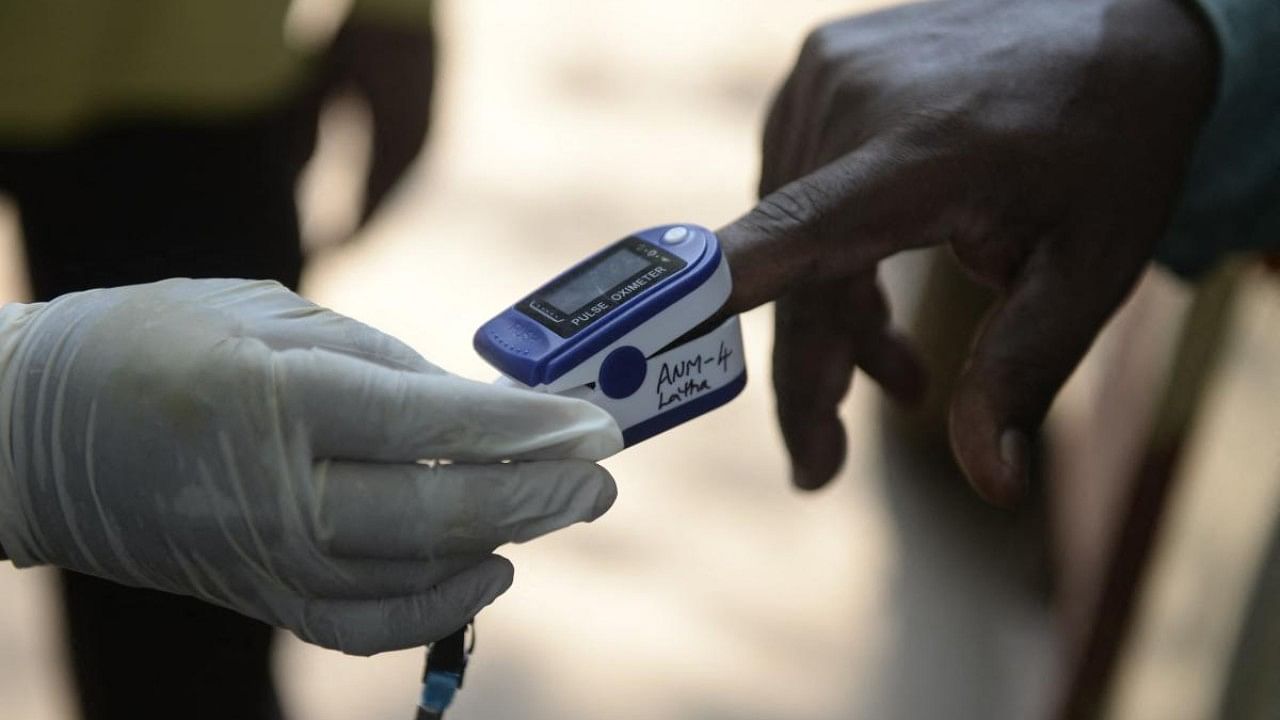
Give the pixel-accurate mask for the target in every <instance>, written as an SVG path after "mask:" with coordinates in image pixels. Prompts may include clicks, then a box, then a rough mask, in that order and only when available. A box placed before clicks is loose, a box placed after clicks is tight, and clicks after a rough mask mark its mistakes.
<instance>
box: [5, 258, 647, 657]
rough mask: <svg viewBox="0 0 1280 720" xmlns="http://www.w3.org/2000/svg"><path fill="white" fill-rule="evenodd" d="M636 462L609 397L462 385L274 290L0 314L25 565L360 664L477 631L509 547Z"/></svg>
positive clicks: (155, 294)
mask: <svg viewBox="0 0 1280 720" xmlns="http://www.w3.org/2000/svg"><path fill="white" fill-rule="evenodd" d="M424 322H429V319H424ZM621 447H622V440H621V436H620V434H619V432H618V430H617V427H616V426H615V425H614V423H613V421H612V419H610V418H609V417H608V415H606V414H605V413H604V412H603V411H601V410H599V409H597V408H595V407H594V406H592V405H589V404H587V403H585V402H581V401H577V400H569V399H565V398H559V397H554V396H549V395H541V394H536V393H532V392H528V391H521V390H515V389H511V388H502V387H497V386H493V385H488V384H482V383H477V382H472V381H469V380H464V379H461V378H458V377H455V376H452V375H449V374H448V373H446V372H444V371H442V370H440V369H438V368H436V367H434V366H432V365H431V364H429V363H427V362H426V361H425V360H423V359H422V358H421V357H420V356H418V355H417V354H416V353H414V352H413V351H412V350H410V349H409V348H408V347H407V346H405V345H403V344H401V343H400V342H399V341H397V340H395V339H393V338H391V337H389V336H387V335H384V334H382V333H380V332H378V331H376V330H374V329H372V328H370V327H368V326H365V325H362V324H360V323H358V322H356V321H354V320H351V319H349V318H346V317H343V316H341V315H338V314H336V313H334V312H331V311H329V310H326V309H324V308H321V307H317V306H316V305H313V304H311V303H309V302H307V301H305V300H303V299H301V298H299V297H298V296H297V295H294V294H293V293H291V292H289V291H288V290H285V289H284V288H283V287H281V286H279V285H277V284H275V283H268V282H246V281H239V280H169V281H165V282H161V283H155V284H152V285H139V286H133V287H126V288H118V289H112V290H94V291H90V292H84V293H76V294H72V295H66V296H64V297H60V298H58V299H56V300H54V301H53V302H50V303H47V304H35V305H17V304H15V305H9V306H7V307H5V308H3V309H0V544H2V545H3V547H4V548H5V550H6V551H7V552H8V554H9V555H10V557H11V558H12V559H13V561H14V562H15V563H16V564H17V565H19V566H29V565H37V564H44V563H48V564H53V565H58V566H61V567H65V568H70V569H72V570H78V571H80V572H84V573H89V574H92V575H97V576H99V577H103V578H107V579H110V580H114V581H117V582H120V583H125V584H128V585H135V586H140V587H149V588H158V589H161V590H167V591H170V592H175V593H183V594H187V595H193V596H195V597H198V598H202V599H204V600H207V601H209V602H212V603H216V604H219V605H223V606H225V607H228V608H231V609H234V610H237V611H239V612H242V613H244V614H246V615H250V616H252V617H255V618H258V619H260V620H263V621H266V622H268V623H272V624H274V625H278V626H281V627H285V628H288V629H289V630H292V631H293V632H294V633H296V634H297V635H298V636H299V637H301V638H302V639H304V640H307V641H309V642H313V643H316V644H318V645H323V646H325V647H330V648H336V649H339V650H343V651H345V652H349V653H354V654H372V653H376V652H380V651H383V650H391V649H397V648H405V647H411V646H416V645H423V644H425V643H427V642H429V641H431V640H435V639H438V638H440V637H442V636H444V635H446V634H448V633H449V632H451V631H453V630H455V629H457V628H458V627H460V626H462V625H463V624H464V623H465V622H466V621H467V620H468V619H469V618H471V617H472V616H473V615H474V614H475V613H476V612H477V611H479V610H480V609H481V608H482V607H484V606H485V605H487V604H489V603H490V602H492V601H493V599H494V598H495V597H497V596H498V595H499V594H501V593H502V592H503V591H505V590H506V589H507V587H508V586H509V585H510V584H511V580H512V568H511V565H510V563H508V562H507V561H506V560H505V559H503V558H500V557H498V556H495V555H492V554H491V552H492V551H493V550H494V548H496V547H498V546H499V545H502V544H503V543H506V542H521V541H524V540H529V539H531V538H534V537H537V536H539V535H542V534H544V533H547V532H550V531H552V530H556V529H558V528H562V527H564V526H566V525H569V524H571V523H575V522H578V521H582V520H587V521H589V520H592V519H594V518H596V517H598V516H599V515H600V514H601V513H603V512H604V511H605V510H607V509H608V508H609V506H610V504H612V502H613V499H614V497H615V495H616V492H617V491H616V488H615V486H614V483H613V479H612V478H610V477H609V474H608V473H607V472H606V471H605V470H603V469H602V468H600V467H598V466H597V465H595V464H594V463H592V462H591V460H597V459H600V458H602V457H605V456H607V455H609V454H611V453H614V452H616V451H618V450H619V449H621ZM422 459H447V460H451V461H453V463H452V464H447V463H446V464H437V465H435V466H429V465H425V464H420V463H418V462H417V461H418V460H422ZM506 459H511V460H514V461H515V462H510V463H503V462H501V461H502V460H506Z"/></svg>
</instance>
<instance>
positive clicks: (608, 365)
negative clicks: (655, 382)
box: [600, 345, 649, 400]
mask: <svg viewBox="0 0 1280 720" xmlns="http://www.w3.org/2000/svg"><path fill="white" fill-rule="evenodd" d="M648 362H649V361H648V359H647V358H646V357H645V356H644V353H642V352H640V350H639V349H638V348H634V347H631V346H630V345H626V346H624V347H620V348H618V349H617V350H614V351H613V352H611V353H609V354H608V355H607V356H605V359H604V362H603V363H602V364H601V365H600V390H601V392H603V393H604V394H605V395H608V396H609V397H611V398H613V399H614V400H621V399H623V398H628V397H631V396H632V395H633V394H635V391H637V390H639V389H640V386H641V385H643V384H644V376H645V373H646V372H647V366H648Z"/></svg>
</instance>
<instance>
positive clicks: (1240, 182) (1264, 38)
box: [1159, 0, 1280, 276]
mask: <svg viewBox="0 0 1280 720" xmlns="http://www.w3.org/2000/svg"><path fill="white" fill-rule="evenodd" d="M1195 6H1196V7H1197V8H1198V9H1199V11H1200V12H1201V13H1202V15H1203V18H1204V21H1205V23H1206V25H1207V26H1208V27H1209V28H1210V29H1211V31H1212V32H1213V34H1214V36H1215V39H1216V40H1217V45H1218V49H1219V58H1220V60H1219V73H1218V91H1217V96H1216V99H1215V104H1214V108H1213V110H1212V112H1211V113H1210V115H1209V117H1208V118H1207V119H1206V122H1205V125H1204V127H1203V129H1202V131H1201V133H1200V137H1199V141H1198V143H1197V145H1196V149H1195V152H1194V154H1193V155H1192V157H1191V161H1190V167H1189V171H1188V178H1187V182H1186V185H1185V188H1184V192H1183V198H1182V202H1181V206H1180V207H1179V209H1178V211H1177V214H1176V215H1175V217H1174V221H1173V225H1172V227H1171V230H1170V232H1169V236H1168V238H1167V239H1166V241H1165V242H1164V243H1163V245H1162V246H1161V248H1160V253H1159V259H1160V260H1161V261H1163V262H1164V263H1165V264H1167V265H1169V266H1170V267H1171V268H1172V269H1174V270H1175V271H1177V272H1179V273H1182V274H1184V275H1191V276H1194V275H1198V274H1200V273H1201V272H1203V271H1205V270H1207V269H1208V268H1209V267H1211V266H1212V265H1213V263H1214V262H1216V261H1217V260H1218V259H1219V258H1220V257H1221V256H1223V255H1225V254H1227V253H1230V252H1235V251H1250V250H1263V249H1277V248H1280V123H1276V122H1275V118H1277V117H1280V74H1277V73H1280V3H1277V2H1275V0H1195Z"/></svg>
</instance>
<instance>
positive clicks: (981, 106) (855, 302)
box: [721, 0, 1217, 504]
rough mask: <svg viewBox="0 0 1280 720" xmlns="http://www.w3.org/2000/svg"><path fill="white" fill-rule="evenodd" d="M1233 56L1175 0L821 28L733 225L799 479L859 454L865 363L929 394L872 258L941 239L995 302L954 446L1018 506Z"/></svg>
mask: <svg viewBox="0 0 1280 720" xmlns="http://www.w3.org/2000/svg"><path fill="white" fill-rule="evenodd" d="M1216 63H1217V60H1216V50H1215V48H1214V45H1213V42H1212V39H1211V36H1210V34H1209V32H1208V30H1207V29H1206V28H1205V27H1203V26H1202V24H1201V21H1200V19H1199V17H1198V16H1197V15H1195V14H1194V13H1193V12H1191V11H1189V10H1187V9H1186V8H1185V7H1184V6H1182V5H1180V4H1179V3H1178V2H1176V1H1175V0H1075V1H1071V2H1052V1H1049V0H947V1H946V2H934V3H928V4H921V5H911V6H905V7H899V8H895V9H891V10H887V11H884V12H878V13H875V14H871V15H866V16H862V17H855V18H851V19H847V20H841V21H838V22H834V23H831V24H829V25H826V26H824V27H821V28H819V29H818V30H817V31H815V32H814V33H812V34H811V35H810V37H809V38H808V40H807V42H806V43H805V45H804V48H803V50H802V52H801V54H800V59H799V61H798V63H797V64H796V67H795V69H794V70H793V71H792V72H791V75H790V77H788V79H787V80H786V83H785V84H784V85H783V87H782V89H781V91H780V93H779V94H778V97H777V99H776V100H775V103H774V105H773V108H772V111H771V113H770V115H769V119H768V123H767V126H766V129H765V137H764V160H763V170H762V178H761V183H760V192H761V196H762V197H763V199H762V200H761V201H760V203H759V205H758V206H757V207H756V208H755V209H753V210H752V211H751V212H750V213H749V214H747V215H746V216H744V217H742V218H741V219H739V220H737V221H736V222H734V223H733V224H731V225H729V226H728V227H726V228H724V229H723V230H722V231H721V238H722V241H723V244H724V247H725V249H726V252H727V254H728V257H729V262H730V267H731V268H732V271H733V280H734V291H733V295H732V297H731V299H730V301H729V305H728V306H727V308H726V311H727V312H741V311H744V310H747V309H749V308H752V307H755V306H757V305H759V304H761V303H765V302H768V301H770V300H774V299H777V300H778V305H777V314H776V338H775V342H774V356H773V361H774V368H773V379H774V386H775V391H776V394H777V411H778V419H779V421H780V423H781V426H782V433H783V436H784V438H785V441H786V444H787V449H788V451H789V452H790V455H791V460H792V466H793V472H794V481H795V483H796V484H797V485H798V486H800V487H803V488H817V487H821V486H822V485H824V484H825V483H826V482H828V481H829V480H830V479H831V478H832V477H833V476H834V475H835V473H836V471H837V470H838V469H839V467H840V465H841V463H842V462H843V460H844V454H845V434H844V428H843V427H842V426H841V423H840V420H839V418H838V415H837V411H838V405H839V403H840V401H841V399H842V398H843V396H844V395H845V394H846V393H847V391H848V388H849V384H850V381H851V377H852V373H853V371H854V369H855V368H861V369H862V370H863V371H865V372H866V373H867V374H868V375H870V376H871V377H872V378H874V379H875V380H876V381H877V382H879V384H880V385H881V386H883V387H884V388H885V390H886V391H887V392H889V393H890V394H891V395H894V396H896V397H898V398H902V399H907V400H910V399H913V398H916V397H919V396H920V395H921V394H922V392H923V388H924V377H923V373H922V371H921V369H920V367H921V366H920V364H919V362H918V361H917V360H916V358H915V355H914V354H913V352H912V350H911V348H910V347H909V345H907V344H906V343H905V342H904V340H903V339H902V338H901V337H900V336H899V335H897V334H896V333H895V332H894V331H893V330H891V328H890V323H889V310H888V306H887V305H886V302H885V299H884V296H883V294H882V293H881V291H880V289H879V287H878V286H877V284H876V266H877V264H878V263H879V262H880V261H881V260H883V259H885V258H887V257H889V256H891V255H893V254H895V253H898V252H900V251H902V250H906V249H910V248H919V247H924V246H931V245H946V246H949V247H950V249H951V250H952V251H953V252H954V254H955V256H956V257H957V259H958V260H959V262H960V264H961V265H962V266H963V267H964V268H965V270H966V271H967V272H969V273H970V274H971V275H973V276H974V277H975V278H977V279H978V280H980V281H981V282H984V283H986V284H989V285H991V286H993V287H994V288H996V289H997V290H998V291H999V293H1000V299H999V301H998V302H997V304H996V306H995V308H994V309H993V310H992V312H991V314H990V315H989V316H988V317H987V318H986V320H985V321H984V324H983V327H982V329H981V330H980V331H979V333H978V337H977V338H976V339H975V340H974V344H973V346H972V348H971V351H970V356H969V360H968V363H967V366H966V368H965V370H964V372H963V374H962V376H961V378H960V381H959V383H958V386H957V388H956V391H955V395H954V396H953V398H952V401H951V413H950V428H951V443H952V447H953V450H954V452H955V455H956V458H957V460H958V462H959V464H960V466H961V467H962V468H963V470H964V472H965V474H966V475H967V476H968V478H969V480H970V482H971V483H972V484H973V486H974V487H975V488H976V489H977V491H978V492H979V493H980V494H981V495H983V496H984V497H985V498H987V499H989V500H991V501H994V502H997V503H1001V504H1009V503H1012V502H1014V501H1015V500H1016V499H1017V497H1018V495H1019V492H1020V490H1021V488H1022V486H1023V484H1024V482H1025V476H1026V473H1027V471H1028V467H1027V465H1028V438H1029V437H1030V435H1031V434H1032V433H1033V432H1035V431H1036V429H1037V428H1038V426H1039V424H1040V423H1041V421H1042V420H1043V418H1044V416H1045V414H1046V412H1047V411H1048V408H1049V406H1050V404H1051V403H1052V401H1053V398H1054V396H1055V394H1056V393H1057V392H1058V390H1059V389H1060V388H1061V386H1062V384H1063V383H1064V382H1065V381H1066V379H1067V377H1068V376H1069V375H1070V374H1071V372H1072V370H1073V369H1074V368H1075V366H1076V365H1077V363H1078V362H1079V361H1080V359H1081V358H1082V357H1083V355H1084V354H1085V352H1086V350H1087V349H1088V348H1089V346H1090V344H1091V343H1092V341H1093V339H1094V337H1095V336H1096V335H1097V333H1098V331H1099V330H1100V329H1101V327H1102V326H1103V324H1104V323H1105V322H1106V321H1107V319H1108V317H1110V316H1111V314H1112V313H1113V312H1115V310H1116V309H1117V307H1118V306H1119V305H1120V304H1121V303H1122V302H1123V301H1124V299H1125V297H1126V296H1127V294H1128V293H1129V291H1130V290H1131V289H1132V287H1133V285H1134V283H1135V281H1136V279H1137V277H1138V275H1139V273H1140V272H1141V270H1142V269H1143V268H1144V266H1145V265H1146V264H1147V262H1148V261H1149V260H1150V258H1151V256H1152V254H1153V251H1154V247H1155V245H1156V243H1157V242H1158V240H1159V239H1160V237H1161V236H1162V234H1163V232H1164V231H1165V229H1166V226H1167V224H1168V222H1169V217H1170V215H1171V212H1172V210H1173V208H1174V207H1175V205H1176V203H1177V200H1178V194H1179V190H1180V187H1181V185H1182V182H1183V176H1184V173H1185V167H1186V165H1187V160H1188V156H1189V154H1190V152H1191V149H1192V146H1193V144H1194V142H1195V138H1196V135H1197V130H1198V128H1199V126H1200V124H1201V123H1202V121H1203V118H1204V116H1205V114H1206V112H1207V109H1208V107H1209V104H1210V102H1211V97H1212V92H1213V85H1214V76H1215V71H1216Z"/></svg>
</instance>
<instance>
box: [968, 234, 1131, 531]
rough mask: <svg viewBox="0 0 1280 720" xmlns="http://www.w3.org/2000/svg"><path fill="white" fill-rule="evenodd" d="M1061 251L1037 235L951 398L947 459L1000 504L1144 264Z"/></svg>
mask: <svg viewBox="0 0 1280 720" xmlns="http://www.w3.org/2000/svg"><path fill="white" fill-rule="evenodd" d="M1075 244H1076V245H1077V246H1078V245H1079V244H1081V243H1075ZM1091 244H1092V245H1093V246H1095V247H1097V246H1100V245H1102V244H1101V243H1096V242H1095V243H1091ZM1056 249H1057V250H1061V249H1062V248H1061V247H1059V248H1056ZM1072 250H1075V248H1072ZM1068 254H1069V255H1072V257H1062V255H1063V253H1061V252H1055V247H1054V245H1052V244H1050V243H1045V244H1044V245H1043V246H1042V247H1041V248H1040V251H1038V252H1037V253H1035V254H1033V255H1032V257H1031V258H1029V259H1028V263H1027V265H1026V266H1025V268H1024V271H1023V273H1022V274H1021V276H1020V278H1019V279H1018V281H1017V282H1016V284H1015V285H1014V286H1013V288H1012V290H1011V292H1010V293H1009V295H1008V296H1007V297H1006V298H1005V300H1004V301H1003V302H1002V303H1000V304H999V305H998V306H997V307H996V308H994V309H993V310H992V312H991V314H990V315H989V316H988V318H987V320H986V322H985V324H984V326H983V328H982V330H981V331H980V333H979V335H978V339H977V341H976V342H975V344H974V347H973V350H972V352H971V354H970V357H969V362H968V365H967V367H966V368H965V370H964V372H963V373H962V374H961V377H960V380H959V383H958V386H957V388H956V392H955V396H954V397H953V398H952V404H951V417H950V428H951V445H952V448H953V450H954V452H955V455H956V460H957V461H958V462H959V464H960V466H961V468H962V469H963V470H964V472H965V475H966V476H967V477H968V478H969V482H970V484H972V485H973V487H974V489H975V490H977V492H978V494H979V495H981V496H982V497H983V498H985V499H986V500H988V501H990V502H993V503H996V504H999V505H1006V506H1007V505H1012V504H1014V503H1016V502H1017V500H1018V498H1019V496H1020V494H1021V492H1022V490H1023V487H1024V485H1025V484H1026V477H1027V473H1028V472H1029V469H1030V468H1029V465H1030V460H1029V454H1030V443H1031V438H1032V437H1033V435H1034V433H1035V432H1036V431H1037V430H1038V428H1039V427H1040V423H1041V422H1042V421H1043V420H1044V417H1045V415H1046V413H1047V412H1048V410H1049V407H1050V405H1051V404H1052V403H1053V399H1054V397H1055V396H1056V395H1057V393H1058V391H1059V390H1060V389H1061V388H1062V386H1063V384H1064V383H1065V382H1066V381H1067V378H1068V377H1070V375H1071V373H1072V372H1073V371H1074V369H1075V367H1076V365H1078V364H1079V362H1080V360H1081V359H1082V358H1083V357H1084V355H1085V353H1086V352H1087V351H1088V349H1089V346H1090V345H1091V344H1092V342H1093V339H1094V338H1095V337H1096V336H1097V334H1098V332H1099V331H1100V330H1101V329H1102V327H1103V325H1104V324H1105V323H1106V321H1107V319H1108V318H1109V317H1110V316H1111V314H1112V313H1113V312H1114V311H1115V309H1116V308H1117V307H1118V306H1119V305H1120V304H1121V302H1122V301H1123V300H1124V297H1125V296H1126V295H1127V294H1128V292H1129V290H1130V289H1131V288H1132V287H1133V285H1134V283H1135V280H1136V277H1137V274H1138V272H1139V271H1140V270H1141V268H1142V265H1143V262H1142V261H1141V260H1137V261H1136V262H1120V263H1118V264H1117V261H1118V260H1119V259H1118V258H1114V257H1113V258H1106V259H1100V258H1088V257H1084V256H1085V255H1087V254H1088V253H1081V252H1078V251H1076V252H1070V253H1068Z"/></svg>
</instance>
